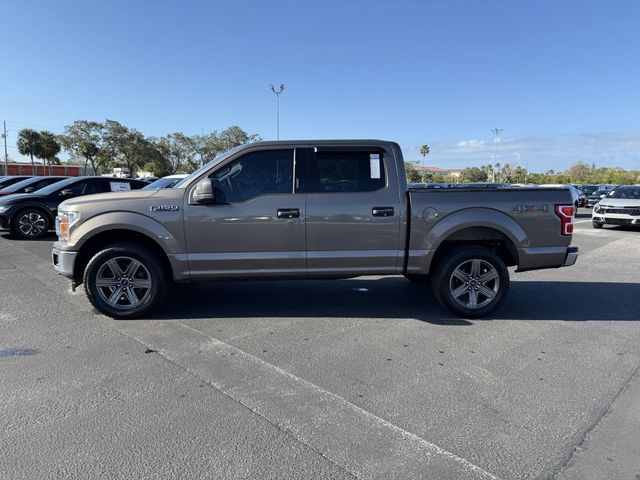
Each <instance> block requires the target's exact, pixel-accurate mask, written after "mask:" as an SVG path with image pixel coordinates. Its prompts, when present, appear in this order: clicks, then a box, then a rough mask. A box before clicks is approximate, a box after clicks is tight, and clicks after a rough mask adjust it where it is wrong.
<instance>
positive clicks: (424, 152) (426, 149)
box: [420, 144, 431, 166]
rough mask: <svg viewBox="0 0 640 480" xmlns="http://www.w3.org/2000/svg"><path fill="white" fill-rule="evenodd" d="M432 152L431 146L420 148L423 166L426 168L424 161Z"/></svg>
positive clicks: (425, 145)
mask: <svg viewBox="0 0 640 480" xmlns="http://www.w3.org/2000/svg"><path fill="white" fill-rule="evenodd" d="M430 152H431V149H430V148H429V145H427V144H424V145H422V146H421V147H420V155H422V166H424V161H425V159H426V158H427V155H429V153H430Z"/></svg>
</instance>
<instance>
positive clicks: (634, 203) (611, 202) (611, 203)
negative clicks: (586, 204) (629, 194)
mask: <svg viewBox="0 0 640 480" xmlns="http://www.w3.org/2000/svg"><path fill="white" fill-rule="evenodd" d="M600 205H605V206H608V207H640V200H635V199H633V198H603V199H602V200H600Z"/></svg>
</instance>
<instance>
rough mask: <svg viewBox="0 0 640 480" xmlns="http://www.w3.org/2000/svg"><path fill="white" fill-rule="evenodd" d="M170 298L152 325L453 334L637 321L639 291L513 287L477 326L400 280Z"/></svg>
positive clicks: (233, 289) (231, 289)
mask: <svg viewBox="0 0 640 480" xmlns="http://www.w3.org/2000/svg"><path fill="white" fill-rule="evenodd" d="M170 292H171V293H170V295H169V296H168V298H167V301H166V302H165V304H164V305H163V306H162V307H161V308H160V310H159V313H156V314H154V315H153V316H151V318H153V319H158V320H161V319H164V320H170V319H198V318H201V319H208V318H211V319H213V318H256V317H259V318H267V317H268V318H271V317H303V318H304V317H308V318H323V317H327V318H341V317H344V318H388V319H416V320H420V321H423V322H426V323H431V324H437V325H451V326H454V325H458V326H464V325H473V323H474V322H477V321H491V320H561V321H588V320H594V321H595V320H599V321H631V320H640V309H639V308H638V306H639V305H640V300H639V299H640V284H634V283H602V282H558V281H551V282H549V281H513V282H512V283H511V290H510V292H509V296H508V298H507V301H506V302H505V303H504V305H503V306H502V307H501V308H500V309H499V310H498V311H497V312H495V313H494V314H492V315H490V316H489V317H486V318H484V319H479V320H465V319H461V318H457V317H455V316H453V315H452V314H450V313H449V312H447V311H445V310H444V309H442V308H441V307H440V306H439V305H438V304H437V302H436V300H435V299H434V298H433V295H432V293H431V290H430V289H429V287H428V286H422V285H414V284H412V283H410V282H409V281H408V280H405V279H404V278H400V277H382V278H378V279H376V278H362V279H351V280H326V281H325V280H315V281H309V280H287V281H284V280H283V281H280V280H278V281H269V282H266V281H224V282H222V281H221V282H193V283H190V284H182V285H176V286H175V287H174V288H172V289H171V290H170ZM173 299H175V300H173Z"/></svg>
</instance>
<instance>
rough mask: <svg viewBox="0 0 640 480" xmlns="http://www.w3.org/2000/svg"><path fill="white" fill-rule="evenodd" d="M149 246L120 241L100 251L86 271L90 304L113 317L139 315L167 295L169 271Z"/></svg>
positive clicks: (84, 280) (85, 285)
mask: <svg viewBox="0 0 640 480" xmlns="http://www.w3.org/2000/svg"><path fill="white" fill-rule="evenodd" d="M162 265H163V264H162V261H161V260H160V259H159V258H158V257H157V255H155V254H153V253H150V252H149V251H148V250H147V249H143V248H141V247H140V246H139V245H136V244H131V243H119V244H115V245H112V246H109V247H108V248H106V249H104V250H102V251H100V252H98V253H97V254H96V255H95V256H94V257H93V258H92V259H91V260H90V261H89V263H88V264H87V267H86V269H85V271H84V278H83V282H84V289H85V292H86V294H87V297H88V298H89V301H90V302H91V304H92V305H93V306H94V307H95V308H96V309H98V310H99V311H100V312H101V313H103V314H105V315H107V316H109V317H113V318H123V319H124V318H137V317H141V316H142V315H144V314H146V313H148V312H149V311H151V310H152V309H153V308H154V307H155V306H156V305H157V304H158V303H159V302H160V300H162V299H163V298H164V297H165V292H166V290H167V283H168V279H167V276H168V273H167V272H166V271H165V269H164V268H162Z"/></svg>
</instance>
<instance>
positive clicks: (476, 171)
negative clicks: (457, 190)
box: [460, 167, 487, 182]
mask: <svg viewBox="0 0 640 480" xmlns="http://www.w3.org/2000/svg"><path fill="white" fill-rule="evenodd" d="M460 178H461V180H462V181H463V182H486V181H487V172H485V171H484V170H483V169H481V168H478V167H469V168H465V169H463V170H462V172H460Z"/></svg>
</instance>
